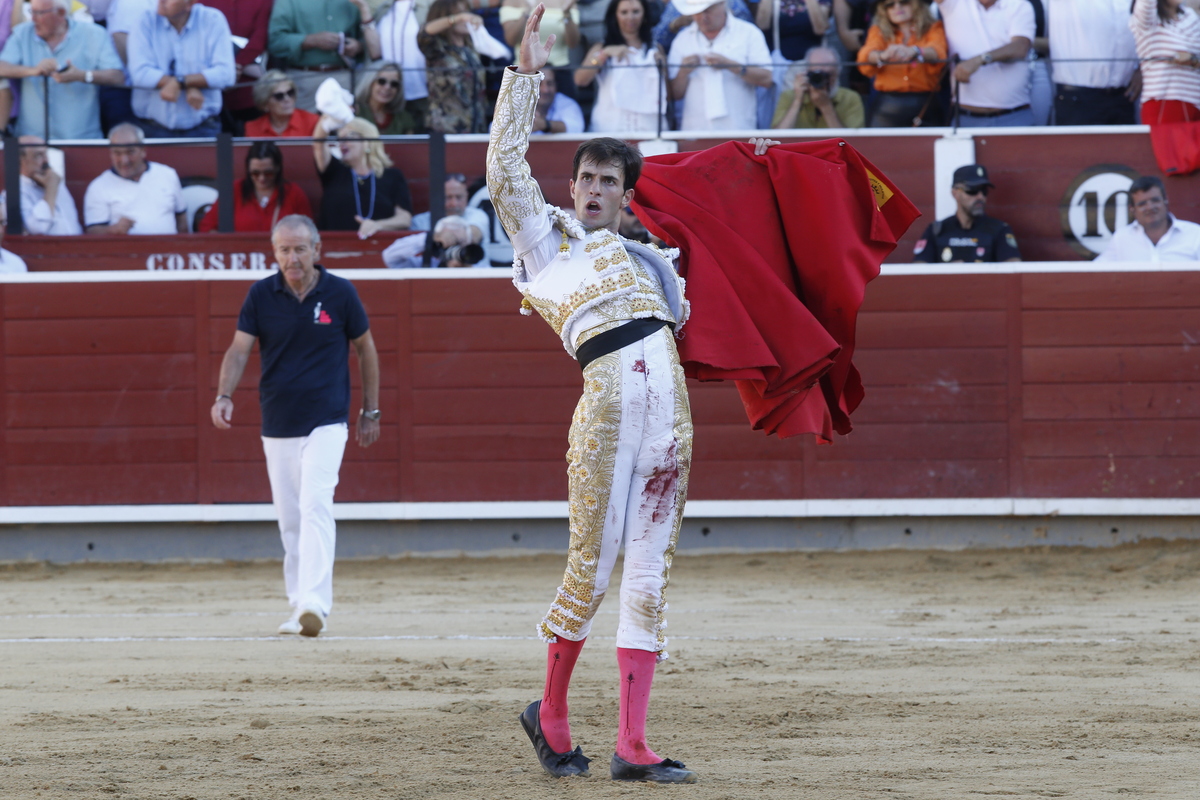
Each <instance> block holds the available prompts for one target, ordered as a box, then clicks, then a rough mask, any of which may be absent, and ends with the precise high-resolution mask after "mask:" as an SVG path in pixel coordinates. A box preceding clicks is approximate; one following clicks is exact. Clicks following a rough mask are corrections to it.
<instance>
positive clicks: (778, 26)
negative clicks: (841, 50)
mask: <svg viewBox="0 0 1200 800" xmlns="http://www.w3.org/2000/svg"><path fill="white" fill-rule="evenodd" d="M832 4H833V0H761V2H760V3H759V4H758V8H756V9H755V11H754V22H755V24H757V25H758V27H759V28H760V29H761V30H762V31H763V32H764V33H765V34H766V38H767V46H768V47H770V48H771V54H772V56H773V57H776V56H779V55H782V56H783V59H784V60H786V61H790V62H792V63H795V62H797V61H799V60H800V59H802V58H804V57H805V53H807V52H808V51H809V50H811V49H813V48H814V47H820V46H821V40H822V38H823V37H824V36H825V32H826V31H827V30H829V16H830V10H831V6H832Z"/></svg>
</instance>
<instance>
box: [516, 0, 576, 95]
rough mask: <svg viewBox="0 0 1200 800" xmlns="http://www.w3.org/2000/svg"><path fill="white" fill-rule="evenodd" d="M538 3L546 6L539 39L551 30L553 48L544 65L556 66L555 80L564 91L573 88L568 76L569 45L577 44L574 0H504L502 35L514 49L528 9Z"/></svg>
mask: <svg viewBox="0 0 1200 800" xmlns="http://www.w3.org/2000/svg"><path fill="white" fill-rule="evenodd" d="M538 3H542V4H543V5H545V6H546V12H545V13H544V14H542V28H541V31H542V41H543V42H544V41H546V39H547V38H548V37H549V36H550V35H551V34H553V35H554V48H553V49H552V50H551V51H550V60H549V61H547V62H546V66H547V67H549V68H550V69H553V70H557V71H558V75H556V76H555V77H557V78H558V80H559V82H560V83H562V85H563V86H564V87H570V88H569V89H568V91H571V92H574V87H575V82H574V81H573V80H572V77H571V71H570V70H569V69H568V66H570V64H571V48H573V47H577V46H578V45H579V42H580V36H579V5H578V4H577V3H576V0H504V2H503V3H501V5H500V25H501V26H502V27H503V28H504V39H505V41H507V42H508V46H509V47H511V48H513V49H514V50H515V49H516V48H517V47H518V46H519V45H520V44H521V37H522V36H524V35H525V23H526V22H527V21H528V20H529V12H531V11H533V9H534V8H536V7H537V5H538Z"/></svg>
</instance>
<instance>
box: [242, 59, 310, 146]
mask: <svg viewBox="0 0 1200 800" xmlns="http://www.w3.org/2000/svg"><path fill="white" fill-rule="evenodd" d="M254 104H255V105H256V106H258V108H259V110H261V111H262V112H263V115H262V116H261V117H259V118H258V119H252V120H250V121H249V122H247V123H246V135H247V136H259V137H262V138H264V139H285V138H288V137H292V136H312V132H313V128H315V127H317V120H319V119H320V117H319V116H317V115H316V114H314V113H312V112H311V111H305V110H304V109H303V108H297V107H296V84H294V83H292V79H291V78H290V77H288V75H287V73H285V72H284V71H283V70H278V69H272V70H267V72H266V73H265V74H264V75H263V76H262V77H261V78H259V79H258V80H257V81H255V83H254Z"/></svg>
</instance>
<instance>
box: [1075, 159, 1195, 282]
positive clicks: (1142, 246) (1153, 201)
mask: <svg viewBox="0 0 1200 800" xmlns="http://www.w3.org/2000/svg"><path fill="white" fill-rule="evenodd" d="M1129 205H1130V206H1132V207H1133V222H1130V223H1129V224H1128V225H1125V226H1123V227H1120V228H1118V229H1117V231H1116V232H1115V233H1114V234H1113V237H1112V239H1110V240H1109V242H1108V247H1106V248H1105V249H1104V252H1103V253H1101V254H1100V255H1098V256H1096V260H1097V261H1142V262H1147V263H1151V262H1153V263H1158V262H1162V261H1192V262H1195V261H1200V225H1197V224H1196V223H1194V222H1185V221H1184V220H1181V219H1179V218H1178V217H1176V216H1175V215H1174V214H1172V213H1171V211H1170V208H1169V207H1168V205H1167V190H1166V188H1165V187H1164V186H1163V182H1162V180H1161V179H1160V178H1158V177H1157V176H1154V175H1143V176H1142V177H1140V178H1138V179H1137V180H1135V181H1134V182H1133V183H1132V184H1131V185H1130V186H1129Z"/></svg>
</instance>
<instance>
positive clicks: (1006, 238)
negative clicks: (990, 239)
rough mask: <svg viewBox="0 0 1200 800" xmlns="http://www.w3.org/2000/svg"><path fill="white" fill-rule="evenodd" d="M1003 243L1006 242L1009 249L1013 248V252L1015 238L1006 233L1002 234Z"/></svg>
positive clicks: (1015, 242)
mask: <svg viewBox="0 0 1200 800" xmlns="http://www.w3.org/2000/svg"><path fill="white" fill-rule="evenodd" d="M1004 241H1006V242H1008V246H1009V247H1011V248H1013V249H1014V250H1015V249H1016V247H1017V237H1015V236H1013V235H1012V234H1011V233H1006V234H1004Z"/></svg>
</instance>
